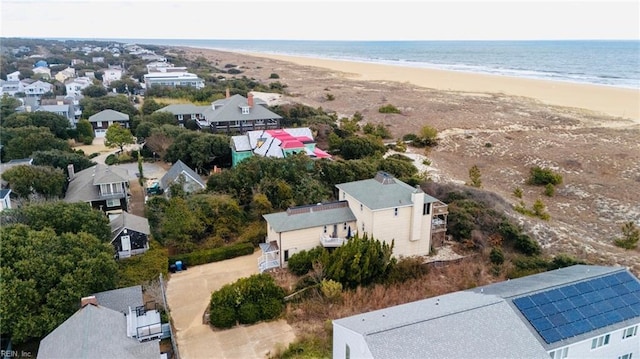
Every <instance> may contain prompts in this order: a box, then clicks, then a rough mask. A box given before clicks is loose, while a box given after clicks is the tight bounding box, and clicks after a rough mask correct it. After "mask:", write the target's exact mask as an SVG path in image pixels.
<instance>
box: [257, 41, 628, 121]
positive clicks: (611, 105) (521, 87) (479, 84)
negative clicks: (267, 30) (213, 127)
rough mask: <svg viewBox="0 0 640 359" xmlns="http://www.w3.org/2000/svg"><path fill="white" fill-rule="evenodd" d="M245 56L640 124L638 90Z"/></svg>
mask: <svg viewBox="0 0 640 359" xmlns="http://www.w3.org/2000/svg"><path fill="white" fill-rule="evenodd" d="M247 54H249V55H251V56H256V57H264V58H270V59H275V60H280V61H288V62H292V63H295V64H297V65H301V66H314V67H320V68H325V69H329V70H333V71H339V72H342V73H344V76H345V77H347V78H350V79H356V80H367V81H397V82H403V83H410V84H413V85H417V86H421V87H425V88H430V89H436V90H445V91H459V92H480V93H499V94H506V95H512V96H522V97H528V98H532V99H536V100H539V101H542V102H544V103H547V104H551V105H556V106H564V107H574V108H582V109H587V110H590V111H594V112H596V113H602V114H606V115H610V116H614V117H622V118H627V119H632V120H634V121H638V122H639V123H640V90H634V89H625V88H617V87H610V86H597V85H589V84H577V83H568V82H559V81H547V80H537V79H524V78H515V77H508V76H498V75H485V74H476V73H464V72H456V71H446V70H437V69H425V68H415V67H401V66H394V65H381V64H372V63H362V62H350V61H338V60H328V59H317V58H309V57H298V56H284V55H271V54H261V53H247Z"/></svg>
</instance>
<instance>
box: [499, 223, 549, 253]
mask: <svg viewBox="0 0 640 359" xmlns="http://www.w3.org/2000/svg"><path fill="white" fill-rule="evenodd" d="M498 230H499V232H500V234H501V235H502V237H503V238H504V239H505V241H506V242H507V243H511V244H512V245H513V247H514V248H515V249H517V250H518V251H520V252H521V253H523V254H526V255H528V256H532V255H538V254H540V253H541V252H542V249H541V248H540V244H538V242H536V241H535V240H533V239H531V237H529V236H528V235H526V234H524V233H522V228H520V227H519V226H517V225H515V224H513V223H510V222H508V221H503V222H502V223H500V225H499V226H498Z"/></svg>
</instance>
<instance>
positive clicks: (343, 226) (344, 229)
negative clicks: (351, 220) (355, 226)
mask: <svg viewBox="0 0 640 359" xmlns="http://www.w3.org/2000/svg"><path fill="white" fill-rule="evenodd" d="M342 230H343V231H346V230H347V222H344V224H343V225H342Z"/></svg>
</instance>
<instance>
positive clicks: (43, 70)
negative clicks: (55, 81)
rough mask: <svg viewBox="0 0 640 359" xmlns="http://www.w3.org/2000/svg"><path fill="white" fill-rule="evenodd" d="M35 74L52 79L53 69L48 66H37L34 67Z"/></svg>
mask: <svg viewBox="0 0 640 359" xmlns="http://www.w3.org/2000/svg"><path fill="white" fill-rule="evenodd" d="M33 74H34V76H37V77H39V78H41V79H44V80H50V79H51V69H50V68H48V67H35V68H34V69H33Z"/></svg>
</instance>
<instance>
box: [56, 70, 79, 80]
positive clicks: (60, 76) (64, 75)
mask: <svg viewBox="0 0 640 359" xmlns="http://www.w3.org/2000/svg"><path fill="white" fill-rule="evenodd" d="M53 77H54V78H55V79H56V80H58V81H59V82H62V83H65V81H67V80H68V79H70V78H72V77H76V70H75V69H74V68H73V67H67V68H66V69H64V70H61V71H58V73H57V74H55V75H54V76H53Z"/></svg>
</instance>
